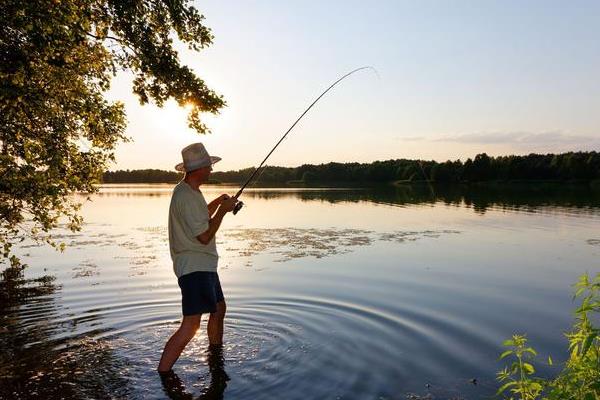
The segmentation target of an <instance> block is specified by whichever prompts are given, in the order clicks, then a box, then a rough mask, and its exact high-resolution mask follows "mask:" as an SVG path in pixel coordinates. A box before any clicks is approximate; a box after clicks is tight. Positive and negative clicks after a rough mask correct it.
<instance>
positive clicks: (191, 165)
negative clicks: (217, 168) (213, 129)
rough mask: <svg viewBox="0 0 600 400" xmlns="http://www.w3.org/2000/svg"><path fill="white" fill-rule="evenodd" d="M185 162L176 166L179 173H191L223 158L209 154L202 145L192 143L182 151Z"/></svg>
mask: <svg viewBox="0 0 600 400" xmlns="http://www.w3.org/2000/svg"><path fill="white" fill-rule="evenodd" d="M181 157H182V158H183V162H182V163H179V164H177V165H176V166H175V169H176V170H177V171H182V172H190V171H193V170H195V169H198V168H203V167H208V166H209V165H212V164H214V163H216V162H218V161H221V157H215V156H211V155H210V154H208V151H206V149H205V148H204V145H203V144H202V143H192V144H190V145H189V146H186V147H184V148H183V150H181Z"/></svg>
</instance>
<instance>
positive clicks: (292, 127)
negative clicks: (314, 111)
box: [233, 66, 379, 214]
mask: <svg viewBox="0 0 600 400" xmlns="http://www.w3.org/2000/svg"><path fill="white" fill-rule="evenodd" d="M363 69H370V70H372V71H373V72H375V75H377V78H379V73H378V72H377V70H376V69H375V68H373V67H371V66H366V67H360V68H356V69H355V70H352V71H350V72H348V73H347V74H345V75H343V76H342V77H341V78H339V79H338V80H337V81H335V82H333V83H332V84H331V86H329V87H328V88H327V89H326V90H325V91H324V92H323V93H321V94H320V95H319V97H317V98H316V99H315V100H314V101H313V102H312V103H311V104H310V106H308V108H307V109H306V110H304V112H303V113H302V114H300V116H299V117H298V119H296V121H295V122H294V123H293V124H292V126H290V127H289V129H288V130H287V131H286V132H285V133H284V135H283V136H282V137H281V139H279V141H278V142H277V143H276V144H275V146H274V147H273V148H272V149H271V151H270V152H269V154H267V156H266V157H265V159H264V160H262V162H261V163H260V165H259V166H258V168H256V169H255V170H254V172H253V173H252V175H250V177H249V178H248V179H247V180H246V182H245V183H244V184H243V185H242V187H241V188H240V190H239V191H238V192H237V193H236V194H235V196H233V197H235V198H236V199H238V198H239V197H240V196H241V195H242V192H243V191H244V189H245V188H246V186H248V184H249V183H250V181H252V179H253V178H254V177H255V176H256V174H257V173H258V171H259V170H260V169H261V167H262V166H263V165H264V163H265V162H266V161H267V159H268V158H269V157H270V156H271V154H272V153H273V152H274V151H275V149H276V148H277V146H279V144H280V143H281V142H282V141H283V139H285V137H286V136H287V135H288V133H290V132H291V131H292V129H294V127H295V126H296V124H297V123H298V122H300V120H301V119H302V117H304V115H306V113H307V112H308V111H309V110H310V109H311V108H312V107H313V106H314V105H315V104H316V103H317V101H319V100H320V99H321V97H323V96H325V94H326V93H327V92H329V91H330V90H331V89H333V87H334V86H335V85H337V84H338V83H339V82H341V81H342V80H343V79H345V78H346V77H348V76H350V75H352V74H353V73H355V72H358V71H360V70H363ZM261 175H262V173H261ZM243 206H244V203H243V202H242V201H238V202H237V203H236V205H235V208H234V209H233V213H234V214H237V213H238V211H240V210H241V209H242V207H243Z"/></svg>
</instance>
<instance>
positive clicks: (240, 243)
mask: <svg viewBox="0 0 600 400" xmlns="http://www.w3.org/2000/svg"><path fill="white" fill-rule="evenodd" d="M456 233H460V232H459V231H454V230H442V231H433V230H427V231H394V232H375V231H369V230H362V229H333V228H331V229H317V228H305V229H302V228H277V229H266V228H235V229H229V230H225V231H223V233H222V236H223V237H224V238H225V241H224V242H221V243H225V244H226V246H227V247H226V248H225V250H226V251H228V252H232V253H235V254H236V256H237V257H253V256H256V255H258V254H263V253H268V254H272V255H275V256H278V257H277V258H275V259H274V261H275V262H286V261H290V260H293V259H297V258H304V257H314V258H324V257H328V256H332V255H337V254H345V253H348V252H351V251H352V250H353V249H354V248H356V247H357V246H369V245H372V244H373V243H375V242H377V241H392V242H398V243H402V242H406V241H416V240H419V239H423V238H439V237H440V236H442V235H444V234H456ZM246 265H248V262H247V263H246Z"/></svg>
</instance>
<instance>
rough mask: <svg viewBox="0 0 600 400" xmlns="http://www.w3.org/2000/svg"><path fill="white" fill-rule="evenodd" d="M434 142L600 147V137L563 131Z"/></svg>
mask: <svg viewBox="0 0 600 400" xmlns="http://www.w3.org/2000/svg"><path fill="white" fill-rule="evenodd" d="M432 141H434V142H455V143H471V144H509V145H511V144H512V145H517V146H518V145H527V146H533V145H540V146H544V147H546V146H565V145H567V146H569V145H571V146H583V147H586V148H589V147H590V146H592V147H594V146H596V147H599V146H600V137H592V136H580V135H567V134H564V133H561V132H541V133H532V132H496V133H470V134H463V135H454V136H445V137H441V138H434V139H432Z"/></svg>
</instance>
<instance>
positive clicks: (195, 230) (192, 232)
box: [169, 181, 219, 278]
mask: <svg viewBox="0 0 600 400" xmlns="http://www.w3.org/2000/svg"><path fill="white" fill-rule="evenodd" d="M209 219H210V216H209V215H208V206H207V204H206V200H205V199H204V196H203V195H202V192H199V191H197V190H194V189H192V188H191V186H190V185H188V184H187V183H186V182H185V181H181V182H179V183H178V184H177V185H176V186H175V188H174V189H173V195H172V197H171V205H170V206H169V247H170V250H171V259H172V260H173V270H174V271H175V275H177V277H178V278H179V277H181V276H183V275H186V274H189V273H191V272H196V271H208V272H216V271H217V265H218V261H219V254H218V253H217V245H216V243H215V238H214V237H213V238H212V239H211V241H210V242H209V243H208V244H206V245H204V244H202V243H200V241H199V240H198V239H197V238H196V237H197V236H198V235H200V234H202V233H204V232H206V230H207V229H208V221H209Z"/></svg>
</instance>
